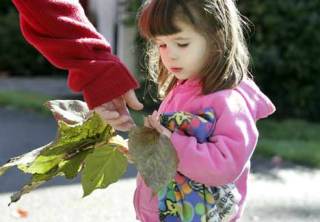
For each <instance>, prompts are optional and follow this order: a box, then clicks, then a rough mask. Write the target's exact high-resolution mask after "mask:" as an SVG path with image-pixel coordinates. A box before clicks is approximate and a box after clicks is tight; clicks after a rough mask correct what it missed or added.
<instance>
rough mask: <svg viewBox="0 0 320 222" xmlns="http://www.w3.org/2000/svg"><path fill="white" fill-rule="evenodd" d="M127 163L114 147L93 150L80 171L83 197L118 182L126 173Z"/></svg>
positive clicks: (106, 146)
mask: <svg viewBox="0 0 320 222" xmlns="http://www.w3.org/2000/svg"><path fill="white" fill-rule="evenodd" d="M127 167H128V161H127V159H126V158H125V156H124V155H123V154H122V153H121V152H119V151H118V149H117V146H115V145H105V146H103V147H99V148H97V149H95V150H94V152H93V153H91V154H89V155H88V157H87V158H86V160H85V165H84V169H83V171H82V178H81V183H82V188H83V191H84V194H83V197H85V196H88V195H89V194H91V193H92V192H93V191H94V190H95V189H98V188H106V187H108V186H109V185H110V184H111V183H114V182H116V181H118V180H119V179H120V178H121V177H122V176H123V174H124V173H125V172H126V170H127Z"/></svg>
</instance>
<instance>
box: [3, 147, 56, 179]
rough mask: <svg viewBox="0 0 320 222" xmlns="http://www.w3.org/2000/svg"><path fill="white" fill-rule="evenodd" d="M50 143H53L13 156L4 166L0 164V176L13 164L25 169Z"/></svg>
mask: <svg viewBox="0 0 320 222" xmlns="http://www.w3.org/2000/svg"><path fill="white" fill-rule="evenodd" d="M50 145H51V143H49V144H48V145H45V146H42V147H39V148H37V149H35V150H33V151H31V152H29V153H26V154H23V155H21V156H18V157H14V158H11V159H10V160H9V161H8V162H7V163H6V164H4V165H3V166H0V176H2V175H3V174H4V173H5V172H6V171H7V170H8V169H10V168H11V167H13V166H18V168H19V169H20V170H22V171H24V169H25V168H26V167H27V166H29V165H30V164H31V163H32V162H33V161H34V160H35V159H36V158H37V156H38V155H39V154H40V152H41V151H42V150H43V149H45V148H47V147H48V146H50Z"/></svg>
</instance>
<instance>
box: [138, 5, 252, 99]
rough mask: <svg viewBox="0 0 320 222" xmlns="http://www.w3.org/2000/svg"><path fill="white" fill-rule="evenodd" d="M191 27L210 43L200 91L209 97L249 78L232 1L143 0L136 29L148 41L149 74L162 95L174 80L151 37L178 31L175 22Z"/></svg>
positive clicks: (240, 29)
mask: <svg viewBox="0 0 320 222" xmlns="http://www.w3.org/2000/svg"><path fill="white" fill-rule="evenodd" d="M176 20H179V21H181V22H184V23H187V24H189V25H191V26H192V27H193V28H194V29H195V30H196V31H198V32H199V33H200V34H202V35H203V36H204V37H205V38H206V39H207V42H208V44H209V47H208V48H209V50H210V51H209V53H208V54H209V56H208V60H207V61H206V62H205V65H204V67H203V69H202V71H200V76H201V83H202V91H203V93H204V94H209V93H212V92H215V91H218V90H222V89H228V88H233V87H235V86H237V85H238V84H239V83H240V81H241V80H242V79H243V78H245V77H247V76H249V71H248V65H249V52H248V49H247V46H246V42H245V38H244V34H243V30H242V25H246V23H245V21H244V20H243V19H242V16H241V15H240V13H239V11H238V10H237V8H236V6H235V2H234V0H146V1H145V3H144V5H143V6H142V7H141V9H140V13H139V14H138V28H139V31H140V34H141V35H142V37H144V38H146V39H147V40H148V44H147V45H148V50H147V57H148V60H149V62H148V63H149V64H148V71H149V74H150V76H151V78H152V80H153V81H155V82H157V83H158V84H159V95H160V96H165V95H167V94H168V92H169V91H170V90H171V89H172V88H173V87H174V86H175V84H176V82H177V79H176V78H175V77H174V75H173V74H172V73H170V72H168V70H167V69H166V68H165V67H164V65H163V63H162V61H161V59H160V55H159V52H158V49H157V46H156V45H155V44H154V41H153V40H154V38H155V37H157V36H160V35H172V34H176V33H178V32H180V31H181V30H179V28H178V27H176V25H175V21H176Z"/></svg>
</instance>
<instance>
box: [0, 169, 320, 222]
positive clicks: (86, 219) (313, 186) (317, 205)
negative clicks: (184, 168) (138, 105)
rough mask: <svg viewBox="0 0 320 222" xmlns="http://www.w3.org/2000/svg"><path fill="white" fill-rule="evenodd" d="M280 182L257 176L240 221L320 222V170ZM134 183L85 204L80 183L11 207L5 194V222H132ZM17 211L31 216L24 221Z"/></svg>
mask: <svg viewBox="0 0 320 222" xmlns="http://www.w3.org/2000/svg"><path fill="white" fill-rule="evenodd" d="M272 174H274V176H275V177H277V179H273V180H272V179H271V178H269V177H268V176H264V175H259V174H254V175H252V176H251V178H250V184H251V186H250V192H249V193H250V194H249V200H248V203H247V209H246V211H245V214H244V217H243V218H242V220H241V222H249V221H252V222H288V221H290V222H318V221H319V218H320V192H319V190H318V186H319V184H320V170H317V171H314V170H307V169H303V168H301V169H295V170H293V169H278V170H272ZM134 189H135V179H133V178H129V179H123V180H120V181H119V182H117V183H116V184H113V185H111V186H110V187H109V188H107V189H104V190H97V191H95V192H94V193H93V194H92V195H90V196H88V197H86V198H84V199H82V198H81V195H82V189H81V185H80V184H75V185H65V186H55V187H49V188H44V189H38V190H37V191H34V192H33V193H30V194H27V195H25V196H24V197H22V199H21V200H20V202H18V203H17V204H13V205H12V206H11V207H7V206H6V204H7V203H8V201H9V194H7V193H5V194H0V210H1V214H0V221H3V222H16V221H25V222H44V221H46V222H56V221H59V222H72V221H77V222H106V221H108V222H133V221H136V220H135V214H134V208H133V205H132V200H133V192H134ZM18 209H23V210H25V211H27V212H28V216H27V217H26V218H24V219H21V217H19V214H17V210H18Z"/></svg>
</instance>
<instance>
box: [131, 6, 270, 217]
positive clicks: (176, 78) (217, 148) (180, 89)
mask: <svg viewBox="0 0 320 222" xmlns="http://www.w3.org/2000/svg"><path fill="white" fill-rule="evenodd" d="M138 21H139V29H140V33H141V35H142V36H143V37H145V38H146V39H147V40H148V41H149V43H150V44H149V45H150V49H149V53H148V55H149V71H150V74H151V76H152V77H153V79H154V81H156V82H157V83H158V86H159V94H160V96H162V98H164V100H163V102H162V103H161V105H160V108H159V111H155V112H154V113H153V114H152V115H150V116H148V118H147V121H146V123H145V125H146V126H148V127H152V128H155V129H156V130H158V131H159V132H160V133H163V134H164V135H166V136H167V137H168V138H169V139H170V140H171V142H172V144H173V146H174V148H175V149H176V152H177V156H178V158H179V164H178V169H177V171H178V172H177V175H179V177H175V179H177V178H178V179H179V178H181V176H182V177H185V178H188V179H190V180H191V181H196V182H197V183H199V184H203V185H204V187H211V188H215V187H224V186H225V185H228V184H234V185H235V189H236V190H237V192H238V193H239V194H240V199H239V201H238V202H237V203H236V204H237V208H236V212H235V213H233V214H232V217H230V218H228V221H237V220H239V218H240V217H241V214H242V212H243V209H244V204H245V200H246V195H247V179H248V174H249V171H250V158H251V156H252V153H253V151H254V149H255V146H256V144H257V139H258V131H257V128H256V121H257V120H259V119H261V118H265V117H267V116H268V115H270V114H272V113H273V112H274V111H275V107H274V105H273V104H272V102H271V101H270V100H269V99H268V98H267V97H266V96H265V95H264V94H263V93H262V92H261V91H260V90H259V88H258V87H257V86H256V85H255V83H254V82H253V80H252V78H250V76H249V72H248V64H249V54H248V50H247V47H246V44H245V39H244V36H243V31H242V24H243V23H244V22H243V21H242V19H241V16H240V14H239V12H238V10H237V9H236V6H235V3H234V0H148V1H146V2H145V4H144V5H143V7H142V9H141V11H140V14H139V20H138ZM208 108H209V109H211V110H213V113H214V118H215V128H214V132H213V133H212V135H211V136H210V137H209V138H208V140H207V141H205V142H202V143H199V141H198V140H197V138H195V137H193V136H190V135H188V136H187V135H185V134H184V133H182V132H181V131H179V130H175V131H173V132H171V131H169V130H168V129H166V128H165V127H163V126H162V125H161V124H160V122H159V116H160V114H162V113H168V112H171V113H172V112H187V113H192V114H199V113H201V112H203V110H205V109H208ZM176 182H177V183H179V181H176ZM176 192H177V193H179V192H180V194H183V195H182V196H180V198H182V203H183V201H184V200H185V198H187V196H184V193H183V191H181V190H180V191H179V190H177V191H176ZM191 192H193V191H191ZM206 201H207V202H208V200H207V199H206V198H204V199H203V200H202V203H199V204H195V205H193V206H192V208H191V209H186V203H184V205H183V208H182V209H180V211H178V213H176V215H175V217H171V218H170V219H168V218H164V217H163V214H162V210H161V209H160V204H159V199H158V197H157V196H154V195H153V194H152V191H151V189H150V188H149V187H147V186H146V184H145V183H144V181H143V180H142V178H141V177H140V176H139V175H138V178H137V188H136V191H135V196H134V205H135V210H136V215H137V219H139V220H140V221H145V222H156V221H160V220H161V221H222V220H223V219H221V217H219V215H218V217H217V215H212V214H211V213H212V212H211V210H210V209H208V205H207V203H206ZM174 207H175V205H174V204H173V205H172V206H171V208H173V209H174ZM197 214H199V215H201V219H195V218H199V217H196V215H197ZM215 218H216V219H215ZM217 218H218V219H217Z"/></svg>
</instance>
